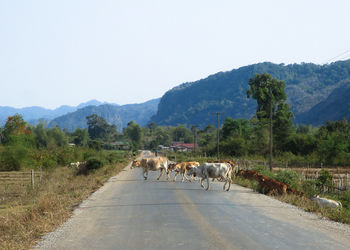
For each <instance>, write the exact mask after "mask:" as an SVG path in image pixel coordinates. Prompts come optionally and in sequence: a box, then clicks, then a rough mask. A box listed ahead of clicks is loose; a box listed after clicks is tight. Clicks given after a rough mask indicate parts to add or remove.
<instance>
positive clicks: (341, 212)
mask: <svg viewBox="0 0 350 250" xmlns="http://www.w3.org/2000/svg"><path fill="white" fill-rule="evenodd" d="M233 183H235V184H237V185H240V186H243V187H247V188H250V189H253V190H255V191H257V192H259V184H258V182H257V181H253V180H248V179H244V178H241V177H235V178H233ZM349 195H350V191H347V192H344V193H343V194H342V196H343V197H345V198H343V199H342V197H341V196H339V197H334V196H330V195H329V196H328V197H329V198H333V199H336V200H340V201H342V203H343V208H342V209H335V208H320V207H318V206H317V204H316V203H315V202H313V201H311V200H310V199H309V198H307V197H300V196H297V195H294V194H284V195H279V196H271V197H273V198H275V199H278V200H280V201H282V202H286V203H289V204H292V205H294V206H297V207H299V208H301V209H303V210H304V211H306V212H312V213H315V214H317V215H318V216H320V217H325V218H328V219H330V220H333V221H337V222H341V223H345V224H350V209H349V207H348V203H347V202H346V201H345V200H344V199H346V198H348V197H349Z"/></svg>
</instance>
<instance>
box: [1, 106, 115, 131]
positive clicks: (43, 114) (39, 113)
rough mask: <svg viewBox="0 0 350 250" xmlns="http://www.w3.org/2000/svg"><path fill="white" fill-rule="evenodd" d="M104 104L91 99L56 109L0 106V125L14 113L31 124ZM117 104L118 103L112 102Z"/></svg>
mask: <svg viewBox="0 0 350 250" xmlns="http://www.w3.org/2000/svg"><path fill="white" fill-rule="evenodd" d="M101 104H104V103H102V102H100V101H97V100H91V101H88V102H85V103H81V104H79V105H78V106H76V107H74V106H67V105H63V106H60V107H58V108H56V109H46V108H42V107H38V106H33V107H25V108H12V107H0V126H3V125H4V124H5V123H6V121H7V118H8V116H11V115H14V114H20V115H22V117H23V119H24V120H25V121H27V122H29V123H31V124H36V123H38V121H39V120H48V121H50V120H52V119H54V118H56V117H59V116H62V115H65V114H67V113H70V112H74V111H76V110H77V109H79V108H83V107H86V106H91V105H96V106H97V105H101ZM113 105H118V104H113Z"/></svg>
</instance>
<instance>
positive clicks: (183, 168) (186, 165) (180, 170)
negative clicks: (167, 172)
mask: <svg viewBox="0 0 350 250" xmlns="http://www.w3.org/2000/svg"><path fill="white" fill-rule="evenodd" d="M198 166H199V162H197V161H187V162H180V163H178V164H176V165H175V166H174V168H173V170H174V171H176V174H175V176H174V180H173V181H176V177H177V176H178V175H179V174H182V180H181V181H182V182H184V180H185V178H186V180H188V181H190V182H191V181H192V180H193V178H194V175H193V174H192V175H191V179H188V178H187V176H186V174H187V171H189V170H190V169H191V168H194V167H198Z"/></svg>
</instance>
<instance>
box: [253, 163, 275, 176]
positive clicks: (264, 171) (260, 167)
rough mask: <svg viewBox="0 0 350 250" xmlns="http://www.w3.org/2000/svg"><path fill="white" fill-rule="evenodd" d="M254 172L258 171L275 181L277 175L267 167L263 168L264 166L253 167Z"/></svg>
mask: <svg viewBox="0 0 350 250" xmlns="http://www.w3.org/2000/svg"><path fill="white" fill-rule="evenodd" d="M253 170H255V171H257V172H258V173H259V174H262V175H265V176H268V177H271V178H273V179H275V178H276V177H275V175H274V173H273V172H271V171H270V170H269V169H268V167H267V166H263V165H255V166H253Z"/></svg>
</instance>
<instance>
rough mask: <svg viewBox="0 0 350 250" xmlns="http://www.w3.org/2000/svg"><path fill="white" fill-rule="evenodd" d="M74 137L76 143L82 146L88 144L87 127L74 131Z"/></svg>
mask: <svg viewBox="0 0 350 250" xmlns="http://www.w3.org/2000/svg"><path fill="white" fill-rule="evenodd" d="M72 137H73V142H74V144H75V145H79V146H82V147H85V146H87V145H88V140H89V132H88V130H87V129H80V128H77V129H75V131H74V132H73V133H72Z"/></svg>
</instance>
